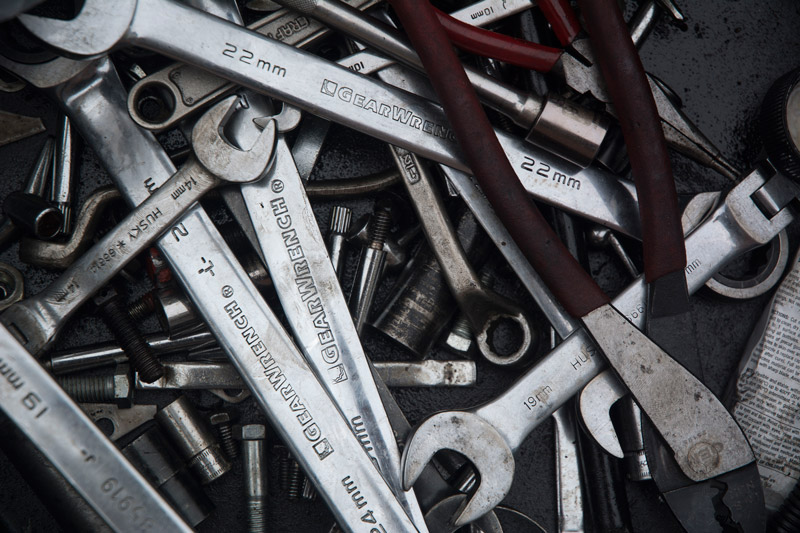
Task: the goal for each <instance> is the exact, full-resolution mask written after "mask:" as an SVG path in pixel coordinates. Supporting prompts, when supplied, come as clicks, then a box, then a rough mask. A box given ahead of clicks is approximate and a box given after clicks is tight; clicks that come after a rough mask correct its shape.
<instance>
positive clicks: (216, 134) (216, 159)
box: [192, 95, 277, 183]
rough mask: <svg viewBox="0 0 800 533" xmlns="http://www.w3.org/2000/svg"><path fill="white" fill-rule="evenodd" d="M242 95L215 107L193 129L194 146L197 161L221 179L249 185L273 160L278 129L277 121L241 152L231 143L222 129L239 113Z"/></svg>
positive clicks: (270, 124) (263, 172)
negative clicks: (233, 115) (231, 117)
mask: <svg viewBox="0 0 800 533" xmlns="http://www.w3.org/2000/svg"><path fill="white" fill-rule="evenodd" d="M238 103H239V97H238V96H235V95H234V96H229V97H228V98H226V99H224V100H222V101H221V102H219V103H218V104H217V105H215V106H214V107H212V108H211V110H209V111H208V112H207V113H205V114H204V115H203V116H202V117H200V119H199V120H198V121H197V124H196V125H195V127H194V130H192V146H193V149H194V153H195V156H196V157H197V160H198V161H200V164H202V165H203V166H204V167H205V168H206V169H208V170H209V171H210V172H211V173H212V174H214V175H215V176H217V177H218V178H220V179H221V180H225V181H230V182H234V183H247V182H250V181H255V180H257V179H259V178H261V177H262V176H263V175H264V174H265V173H266V172H267V170H268V169H269V167H270V165H271V163H272V161H273V157H272V156H273V153H274V148H275V137H276V135H277V129H276V126H275V121H274V120H270V121H269V122H267V123H266V126H265V127H264V130H263V131H262V132H261V133H260V134H259V136H258V138H257V139H256V142H255V144H254V145H253V146H252V147H251V148H250V149H249V150H241V149H239V148H237V147H235V146H233V145H232V144H231V143H230V142H228V141H227V140H226V139H225V138H224V136H223V134H222V129H223V127H224V126H225V123H226V122H227V121H228V119H229V118H230V116H231V115H232V114H233V113H234V112H235V111H236V109H237V107H238Z"/></svg>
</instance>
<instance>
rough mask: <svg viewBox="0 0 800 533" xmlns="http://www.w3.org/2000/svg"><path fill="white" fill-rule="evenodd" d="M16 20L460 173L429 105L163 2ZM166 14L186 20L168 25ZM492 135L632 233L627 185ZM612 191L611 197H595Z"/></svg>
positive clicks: (587, 210)
mask: <svg viewBox="0 0 800 533" xmlns="http://www.w3.org/2000/svg"><path fill="white" fill-rule="evenodd" d="M137 6H138V7H137ZM19 20H20V21H21V22H22V23H23V24H24V25H25V26H26V27H28V29H29V30H31V31H32V32H33V33H34V34H35V35H37V36H38V37H39V38H41V39H43V40H44V41H46V42H48V43H50V44H52V45H54V46H56V47H57V48H60V49H62V50H65V51H67V52H69V53H72V54H77V55H79V56H80V55H96V54H99V53H103V52H104V51H106V50H109V49H112V48H114V47H116V46H119V45H123V44H129V45H136V46H142V47H144V48H148V49H152V50H155V51H160V52H163V53H164V54H166V55H168V56H171V57H174V58H177V59H181V60H185V61H188V62H192V63H194V64H196V65H198V66H199V67H202V68H204V69H208V70H210V71H213V72H216V73H217V74H219V75H221V76H223V77H226V78H228V79H230V80H232V81H235V82H237V83H241V84H242V85H244V86H245V87H249V88H251V89H254V90H256V91H259V92H263V93H265V94H268V95H270V96H273V97H276V98H278V99H280V100H283V101H284V102H287V103H290V104H292V105H296V106H297V107H300V108H301V109H305V110H307V111H309V112H311V113H313V114H317V115H320V116H322V117H325V118H328V119H330V120H333V121H336V122H339V123H341V124H343V125H345V126H348V127H351V128H353V129H355V130H357V131H361V132H363V133H366V134H367V135H371V136H373V137H377V138H379V139H381V140H384V141H386V142H388V143H390V144H394V145H397V146H400V147H402V148H405V149H407V150H409V151H413V152H415V153H417V154H418V155H420V156H423V157H426V158H428V159H432V160H434V161H437V162H439V163H444V164H446V165H448V166H452V167H453V168H456V169H458V170H462V171H468V169H467V168H466V165H465V163H464V162H463V158H462V156H461V154H460V150H459V148H458V146H457V144H456V142H455V138H454V136H453V134H452V132H451V131H450V129H449V126H448V123H447V120H446V118H445V116H444V113H443V112H442V109H441V107H440V106H438V105H437V104H435V103H433V102H430V101H428V100H425V99H422V98H420V97H417V96H414V95H411V94H409V93H407V92H405V91H400V90H398V89H394V88H392V87H389V86H387V85H385V84H383V83H381V82H378V81H376V80H373V79H370V78H368V77H366V76H363V75H360V74H359V73H355V72H352V71H350V70H347V69H345V68H342V67H340V66H337V65H335V64H332V63H330V62H328V61H325V60H323V59H320V58H319V57H317V56H314V55H312V54H308V53H306V52H303V51H302V50H297V49H295V48H292V47H290V46H288V45H285V44H283V43H280V42H277V41H274V40H271V39H267V38H265V37H263V36H260V35H258V34H255V33H253V32H250V31H248V30H246V29H243V28H240V27H238V26H235V25H233V24H231V23H228V22H226V21H223V20H220V19H218V18H216V17H213V16H211V15H207V14H204V13H201V12H199V11H196V10H192V9H191V8H188V7H184V6H181V5H179V4H176V3H175V2H173V1H171V0H139V1H138V2H137V1H136V0H127V2H125V3H123V4H115V5H114V6H110V5H106V4H105V3H103V2H101V1H99V0H89V1H88V2H86V3H85V4H84V7H83V9H82V10H81V12H80V13H79V15H78V17H77V18H75V19H73V20H69V21H62V20H54V19H42V18H38V17H33V16H30V15H25V16H22V17H20V19H19ZM175 20H182V21H185V22H186V23H185V24H180V25H178V26H177V27H173V26H174V25H173V24H172V23H171V21H175ZM76 36H80V38H76ZM574 111H575V112H576V113H577V109H575V110H574ZM497 134H498V138H499V140H500V142H501V144H502V145H503V148H504V150H505V151H506V154H507V155H508V157H509V160H510V161H511V164H512V166H513V167H514V169H515V171H516V172H517V175H518V177H519V178H520V181H521V182H522V183H523V185H524V186H525V188H526V189H527V190H528V191H529V192H531V193H532V194H533V195H534V196H535V197H537V198H538V199H541V200H543V201H545V202H548V203H551V204H553V205H556V206H557V207H559V208H561V209H564V210H566V211H568V212H570V213H574V214H578V215H581V216H586V217H588V218H591V219H592V220H594V221H596V222H599V223H601V224H603V225H605V226H608V227H609V228H611V229H614V230H619V231H622V232H623V233H625V234H627V235H632V236H635V237H638V235H639V215H638V210H637V205H636V202H635V201H634V200H635V194H634V192H633V185H632V184H630V183H626V182H624V181H622V180H619V179H617V178H615V177H613V176H611V175H610V174H608V173H605V172H603V171H602V170H600V169H598V168H594V167H588V168H586V169H580V168H579V167H576V166H574V165H571V164H569V163H567V162H566V161H564V160H563V159H561V158H559V157H558V156H555V155H552V154H550V153H548V152H547V151H545V150H541V149H537V148H536V147H534V146H531V145H529V144H527V143H525V142H524V141H523V140H521V139H518V138H516V137H514V136H512V135H509V134H507V133H503V132H497ZM612 197H613V198H614V199H615V201H614V202H604V201H602V199H604V198H612Z"/></svg>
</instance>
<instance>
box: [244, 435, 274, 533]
mask: <svg viewBox="0 0 800 533" xmlns="http://www.w3.org/2000/svg"><path fill="white" fill-rule="evenodd" d="M266 433H267V428H266V427H265V426H263V425H262V424H248V425H246V426H241V428H240V431H239V437H240V438H241V439H242V450H243V455H244V471H245V480H244V485H245V490H246V492H247V518H248V522H249V525H250V531H251V533H261V532H263V531H266V530H267V513H266V511H267V478H266V470H265V469H264V439H265V438H266Z"/></svg>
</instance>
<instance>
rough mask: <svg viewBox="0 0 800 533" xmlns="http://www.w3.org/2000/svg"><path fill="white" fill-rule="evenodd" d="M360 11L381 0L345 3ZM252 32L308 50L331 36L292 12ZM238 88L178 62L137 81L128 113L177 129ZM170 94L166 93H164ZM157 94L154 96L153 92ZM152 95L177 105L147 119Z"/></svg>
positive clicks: (144, 123) (141, 121) (156, 127)
mask: <svg viewBox="0 0 800 533" xmlns="http://www.w3.org/2000/svg"><path fill="white" fill-rule="evenodd" d="M345 1H346V2H348V3H349V4H350V5H352V6H353V7H355V8H358V9H367V8H369V7H371V6H373V5H375V4H376V3H377V1H378V0H345ZM248 28H249V29H251V30H253V31H256V32H258V33H260V34H261V35H264V36H266V37H269V38H271V39H276V40H278V41H281V42H284V43H286V44H288V45H292V46H296V47H298V48H304V47H306V46H309V45H311V44H313V43H314V42H316V41H317V40H319V39H320V38H322V37H324V36H325V35H327V34H328V33H329V32H330V30H329V29H328V28H327V27H325V26H324V25H323V24H321V23H320V22H318V21H316V20H314V19H313V18H308V17H306V16H305V15H301V14H299V13H296V12H294V11H291V10H288V9H285V8H284V9H279V10H277V11H275V12H274V13H270V14H269V15H268V16H266V17H264V18H263V19H261V20H258V21H256V22H254V23H253V24H251V25H249V26H248ZM234 87H235V85H234V84H232V83H230V82H229V81H228V80H225V79H222V78H219V77H217V76H215V75H213V74H210V73H208V72H205V71H203V70H201V69H198V68H197V67H194V66H192V65H186V64H180V63H176V64H173V65H170V66H168V67H166V68H164V69H162V70H159V71H158V72H154V73H153V74H150V75H148V76H147V77H146V78H143V79H141V80H139V81H138V82H136V83H135V84H134V85H133V87H131V90H130V92H129V93H128V112H129V113H130V115H131V118H133V120H134V121H136V123H137V124H138V125H139V126H141V127H143V128H146V129H149V130H152V131H160V130H164V129H168V128H172V127H175V126H176V125H177V124H178V122H180V121H181V120H183V119H184V118H186V117H187V116H188V115H189V114H191V113H193V112H195V111H196V110H198V109H201V108H202V107H203V106H205V105H206V104H208V103H209V102H212V101H213V100H215V99H216V98H219V97H220V96H221V95H223V94H225V93H226V92H229V91H231V90H232V89H233V88H234ZM160 91H166V94H160V93H159V92H160ZM153 92H154V93H155V94H151V93H153ZM152 96H156V97H157V98H160V99H166V100H169V101H170V102H172V103H173V107H172V109H168V110H166V112H165V113H164V115H163V116H159V117H157V118H155V117H146V116H145V115H144V114H143V113H142V111H141V108H140V104H141V102H142V101H143V100H145V99H148V98H150V97H152Z"/></svg>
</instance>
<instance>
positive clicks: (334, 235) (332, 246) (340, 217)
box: [328, 205, 353, 279]
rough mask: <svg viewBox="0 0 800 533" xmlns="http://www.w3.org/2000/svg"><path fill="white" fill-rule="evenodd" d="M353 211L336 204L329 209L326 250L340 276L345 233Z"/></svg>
mask: <svg viewBox="0 0 800 533" xmlns="http://www.w3.org/2000/svg"><path fill="white" fill-rule="evenodd" d="M352 216H353V212H352V211H351V210H350V208H348V207H345V206H342V205H337V206H334V207H333V211H331V225H330V229H329V231H328V251H329V252H330V255H331V263H333V270H334V271H335V272H336V275H337V277H339V279H341V277H342V267H343V266H344V260H345V250H344V246H345V243H346V240H347V239H346V235H347V232H348V231H349V230H350V220H351V218H352Z"/></svg>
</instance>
